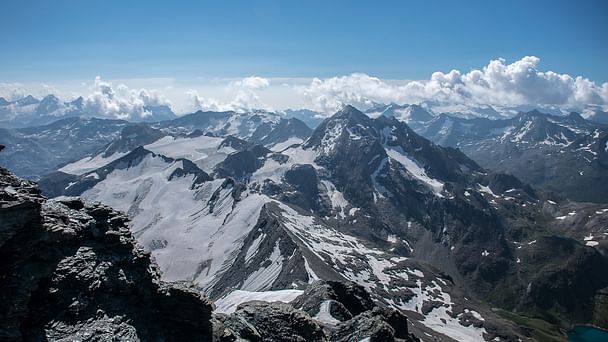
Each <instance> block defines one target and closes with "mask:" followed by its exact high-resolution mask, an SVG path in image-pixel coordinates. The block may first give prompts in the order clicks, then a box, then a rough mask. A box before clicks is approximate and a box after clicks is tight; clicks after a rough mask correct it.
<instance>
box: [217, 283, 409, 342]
mask: <svg viewBox="0 0 608 342" xmlns="http://www.w3.org/2000/svg"><path fill="white" fill-rule="evenodd" d="M328 300H329V301H331V304H332V305H331V306H332V307H335V308H337V310H333V309H331V310H330V312H324V314H325V315H326V316H323V315H322V314H319V310H320V309H319V308H320V307H321V306H322V305H323V303H325V302H326V301H328ZM327 315H331V316H327ZM330 317H332V318H330ZM328 319H338V320H339V321H340V322H337V323H335V322H328ZM214 336H215V338H216V339H217V341H238V340H239V339H245V340H249V341H353V342H358V341H361V340H363V339H365V338H369V339H370V340H371V341H395V340H399V341H406V342H413V341H418V339H417V338H416V337H415V336H413V335H412V334H410V333H409V332H408V328H407V317H405V316H404V315H403V314H402V313H400V312H398V311H396V310H394V309H388V308H383V307H379V306H377V304H375V303H374V302H373V301H372V300H371V297H370V294H369V293H368V292H367V291H366V290H365V289H364V288H363V287H361V286H359V285H357V284H355V283H352V282H335V281H327V282H326V281H316V282H314V283H312V284H310V285H309V286H308V287H307V288H306V290H305V292H304V294H302V295H301V296H299V297H298V298H296V299H295V300H294V301H293V302H291V303H289V304H286V303H280V302H274V303H267V302H256V301H253V302H247V303H243V304H241V305H239V306H238V308H237V311H236V312H234V313H233V314H231V315H229V316H228V315H223V314H218V315H216V316H215V322H214Z"/></svg>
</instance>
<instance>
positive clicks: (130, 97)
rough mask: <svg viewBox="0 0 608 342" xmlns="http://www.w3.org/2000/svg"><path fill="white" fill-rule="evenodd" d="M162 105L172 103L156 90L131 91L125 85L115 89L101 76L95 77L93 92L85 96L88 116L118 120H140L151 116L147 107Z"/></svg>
mask: <svg viewBox="0 0 608 342" xmlns="http://www.w3.org/2000/svg"><path fill="white" fill-rule="evenodd" d="M160 105H170V102H169V101H168V100H167V99H165V97H164V96H163V95H161V94H160V93H159V92H158V91H156V90H152V91H148V90H146V89H139V90H137V89H130V88H129V87H127V86H126V85H124V84H119V85H118V86H116V87H113V86H112V83H110V82H105V81H102V80H101V77H99V76H97V77H95V82H94V83H93V87H92V92H91V93H90V94H89V95H86V96H84V108H85V112H86V113H87V114H89V115H94V116H100V117H108V118H116V119H125V120H140V119H143V118H145V117H147V116H149V115H151V113H150V112H148V111H146V110H145V108H144V107H145V106H160Z"/></svg>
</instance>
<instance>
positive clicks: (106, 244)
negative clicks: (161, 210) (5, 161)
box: [0, 169, 212, 341]
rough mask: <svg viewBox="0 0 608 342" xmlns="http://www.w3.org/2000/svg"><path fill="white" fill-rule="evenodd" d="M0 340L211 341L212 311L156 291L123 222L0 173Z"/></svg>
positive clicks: (153, 271) (176, 292) (145, 258)
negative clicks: (45, 194)
mask: <svg viewBox="0 0 608 342" xmlns="http://www.w3.org/2000/svg"><path fill="white" fill-rule="evenodd" d="M0 274H1V277H0V321H1V322H2V327H1V328H0V339H1V340H19V339H22V340H34V341H39V340H47V339H48V340H82V341H107V340H132V341H138V340H144V341H150V340H165V341H184V340H189V341H209V340H211V311H212V304H211V303H210V302H209V301H208V300H207V299H206V298H204V297H203V296H202V295H201V294H200V293H199V292H198V291H196V290H194V289H193V288H191V287H189V285H187V284H169V283H165V282H162V281H161V280H160V277H159V271H158V269H157V267H156V265H155V264H153V263H151V261H150V257H149V254H147V253H146V252H144V251H143V249H142V248H141V247H140V246H139V245H138V244H137V243H136V242H135V240H134V239H133V237H132V236H131V234H130V232H129V229H128V226H127V218H126V216H124V215H123V214H120V213H118V212H116V211H113V210H112V209H110V208H108V207H105V206H101V205H84V204H83V203H82V202H80V201H77V200H73V201H67V202H49V201H46V200H45V199H44V198H43V197H42V196H41V195H40V193H39V190H38V189H37V188H36V187H35V185H34V184H33V183H30V182H27V181H23V180H20V179H18V178H16V177H14V176H13V175H11V174H10V173H8V172H7V171H6V170H4V169H0Z"/></svg>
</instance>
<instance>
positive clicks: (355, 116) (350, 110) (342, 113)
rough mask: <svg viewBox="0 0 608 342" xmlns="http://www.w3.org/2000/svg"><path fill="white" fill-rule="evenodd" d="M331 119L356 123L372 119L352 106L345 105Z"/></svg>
mask: <svg viewBox="0 0 608 342" xmlns="http://www.w3.org/2000/svg"><path fill="white" fill-rule="evenodd" d="M331 119H348V120H355V121H367V120H370V118H369V117H368V116H367V115H365V114H364V113H363V112H361V111H360V110H358V109H357V108H355V107H353V106H351V105H345V106H344V107H342V109H340V110H339V111H338V112H336V114H334V115H332V116H331Z"/></svg>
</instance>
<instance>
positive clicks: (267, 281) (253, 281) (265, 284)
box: [241, 241, 283, 291]
mask: <svg viewBox="0 0 608 342" xmlns="http://www.w3.org/2000/svg"><path fill="white" fill-rule="evenodd" d="M267 261H268V262H270V264H268V266H266V267H263V268H258V269H257V270H255V272H253V273H252V274H250V275H249V277H248V278H247V279H246V280H245V281H244V282H243V285H241V289H242V290H247V291H263V290H268V289H269V288H270V287H271V286H272V283H274V281H275V280H276V279H277V278H278V276H279V274H280V273H281V270H282V269H283V256H282V255H281V249H280V248H279V241H277V242H276V244H275V245H274V249H273V250H272V254H271V255H270V257H268V260H267Z"/></svg>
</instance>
